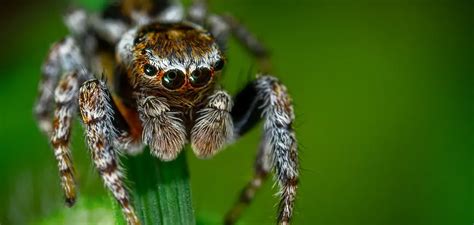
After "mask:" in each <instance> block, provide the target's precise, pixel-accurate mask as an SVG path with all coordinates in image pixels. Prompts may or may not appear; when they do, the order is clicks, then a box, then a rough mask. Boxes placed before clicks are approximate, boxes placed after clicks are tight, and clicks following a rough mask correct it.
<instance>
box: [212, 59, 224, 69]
mask: <svg viewBox="0 0 474 225" xmlns="http://www.w3.org/2000/svg"><path fill="white" fill-rule="evenodd" d="M222 68H224V60H222V59H219V60H217V62H216V64H214V70H215V71H219V70H222Z"/></svg>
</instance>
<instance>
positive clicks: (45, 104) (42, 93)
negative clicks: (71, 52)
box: [34, 41, 62, 136]
mask: <svg viewBox="0 0 474 225" xmlns="http://www.w3.org/2000/svg"><path fill="white" fill-rule="evenodd" d="M61 44H62V41H60V42H58V43H56V44H54V45H53V46H52V47H51V49H50V51H49V53H48V56H47V58H46V61H45V62H44V63H43V67H42V69H41V73H42V77H41V81H40V84H39V86H38V92H39V94H38V99H37V100H36V104H35V108H34V114H35V117H36V120H37V122H38V126H39V128H40V130H41V131H42V132H43V133H45V134H46V135H48V136H49V135H51V132H52V130H53V127H52V123H51V116H52V114H53V103H54V89H55V87H56V85H57V83H58V81H59V78H60V72H61V67H60V62H59V58H58V55H59V52H58V49H59V48H60V45H61Z"/></svg>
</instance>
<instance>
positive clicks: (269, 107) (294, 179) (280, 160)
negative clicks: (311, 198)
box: [256, 76, 299, 225]
mask: <svg viewBox="0 0 474 225" xmlns="http://www.w3.org/2000/svg"><path fill="white" fill-rule="evenodd" d="M256 89H257V90H258V97H259V98H260V99H262V100H263V102H264V104H263V117H264V120H265V123H264V128H263V129H264V138H265V140H266V142H267V143H268V145H269V148H270V149H271V158H272V159H271V161H272V164H273V168H274V169H275V177H276V180H277V181H278V184H279V186H280V191H279V195H280V203H279V206H278V219H277V221H278V223H279V224H281V225H287V224H289V223H290V220H291V217H292V215H293V206H294V201H295V198H296V189H297V185H298V174H299V172H298V146H297V142H296V137H295V132H294V130H293V121H294V119H295V115H294V112H293V105H292V103H291V99H290V96H289V95H288V92H287V90H286V87H285V86H284V85H283V84H281V83H280V82H279V81H278V80H277V79H276V78H275V77H271V76H261V77H260V78H258V79H257V81H256Z"/></svg>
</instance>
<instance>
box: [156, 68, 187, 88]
mask: <svg viewBox="0 0 474 225" xmlns="http://www.w3.org/2000/svg"><path fill="white" fill-rule="evenodd" d="M161 83H162V84H163V86H165V87H166V88H168V89H170V90H174V89H178V88H179V87H181V86H183V84H184V73H183V72H181V70H169V71H167V72H166V73H165V74H164V75H163V78H162V79H161Z"/></svg>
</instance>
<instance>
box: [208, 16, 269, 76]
mask: <svg viewBox="0 0 474 225" xmlns="http://www.w3.org/2000/svg"><path fill="white" fill-rule="evenodd" d="M207 23H208V25H209V31H210V32H211V33H212V35H213V36H214V37H215V38H216V40H217V43H218V44H219V47H221V49H224V50H225V49H226V43H227V41H228V38H229V35H230V34H232V35H233V36H234V37H235V38H236V39H237V40H238V41H239V42H240V43H241V44H242V45H243V46H244V47H245V49H247V50H248V51H249V52H250V53H251V54H252V55H253V56H255V57H256V58H257V60H258V62H259V64H260V67H261V68H260V70H262V71H263V72H270V71H271V63H270V61H269V53H268V50H267V48H266V47H265V46H264V45H263V44H262V43H261V42H260V41H259V40H258V39H257V38H256V37H255V35H253V34H252V33H251V32H250V31H249V30H248V29H247V28H246V27H245V26H244V25H243V24H242V23H240V22H239V21H238V20H237V19H235V18H234V17H232V16H231V15H210V16H209V17H208V18H207Z"/></svg>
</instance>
